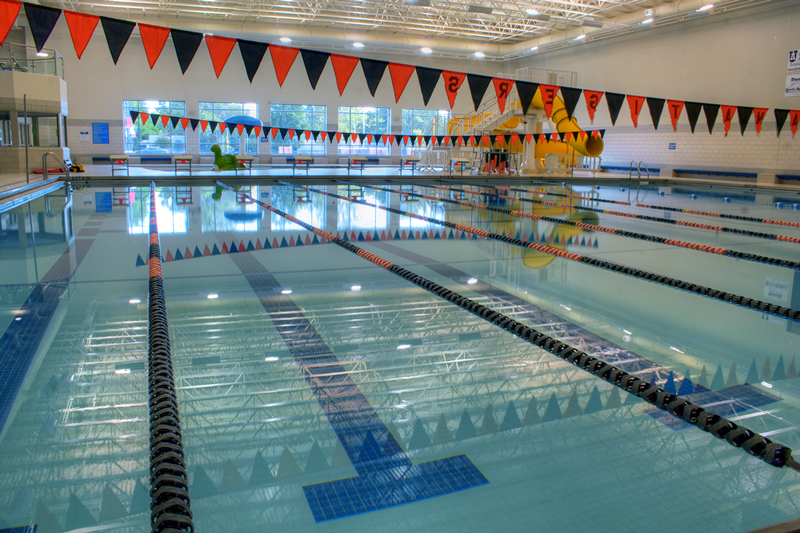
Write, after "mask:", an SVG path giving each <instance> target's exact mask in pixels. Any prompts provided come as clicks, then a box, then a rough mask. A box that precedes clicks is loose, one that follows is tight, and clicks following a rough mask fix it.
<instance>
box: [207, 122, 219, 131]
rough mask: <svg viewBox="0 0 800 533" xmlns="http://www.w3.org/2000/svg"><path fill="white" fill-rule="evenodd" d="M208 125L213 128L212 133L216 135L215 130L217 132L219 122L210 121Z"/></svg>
mask: <svg viewBox="0 0 800 533" xmlns="http://www.w3.org/2000/svg"><path fill="white" fill-rule="evenodd" d="M208 125H209V126H210V127H211V133H214V130H216V129H217V126H219V122H215V121H213V120H209V121H208Z"/></svg>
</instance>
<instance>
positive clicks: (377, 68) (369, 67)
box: [361, 57, 389, 98]
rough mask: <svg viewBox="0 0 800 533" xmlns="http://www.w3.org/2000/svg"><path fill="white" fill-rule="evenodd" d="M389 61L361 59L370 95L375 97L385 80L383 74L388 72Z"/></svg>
mask: <svg viewBox="0 0 800 533" xmlns="http://www.w3.org/2000/svg"><path fill="white" fill-rule="evenodd" d="M388 64H389V62H388V61H378V60H377V59H364V58H363V57H362V58H361V70H363V71H364V77H365V78H366V79H367V88H368V89H369V94H371V95H372V96H373V98H374V97H375V91H377V90H378V85H380V83H381V80H382V79H383V73H384V72H386V66H387V65H388Z"/></svg>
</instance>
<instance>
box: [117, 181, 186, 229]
mask: <svg viewBox="0 0 800 533" xmlns="http://www.w3.org/2000/svg"><path fill="white" fill-rule="evenodd" d="M128 199H129V203H130V205H129V206H128V207H127V209H126V212H127V219H128V233H129V234H131V235H142V234H146V233H149V232H150V189H149V188H145V187H130V188H129V191H128ZM156 216H157V217H158V232H159V233H160V234H178V233H188V232H189V211H188V206H187V205H185V204H181V203H180V202H178V198H177V191H176V190H175V187H158V188H156Z"/></svg>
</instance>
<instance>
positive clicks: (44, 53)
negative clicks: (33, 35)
mask: <svg viewBox="0 0 800 533" xmlns="http://www.w3.org/2000/svg"><path fill="white" fill-rule="evenodd" d="M36 55H37V56H39V57H48V54H47V52H36Z"/></svg>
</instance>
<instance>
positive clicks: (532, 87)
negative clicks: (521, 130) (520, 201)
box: [517, 81, 539, 115]
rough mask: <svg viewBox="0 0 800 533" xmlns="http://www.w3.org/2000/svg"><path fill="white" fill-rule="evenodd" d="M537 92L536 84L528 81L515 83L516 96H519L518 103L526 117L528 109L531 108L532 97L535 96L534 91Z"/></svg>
mask: <svg viewBox="0 0 800 533" xmlns="http://www.w3.org/2000/svg"><path fill="white" fill-rule="evenodd" d="M538 90H539V84H538V83H531V82H529V81H518V82H517V94H519V102H520V105H521V106H522V114H523V115H527V114H528V109H529V108H530V107H531V102H532V101H533V97H534V96H535V95H536V91H538Z"/></svg>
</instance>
